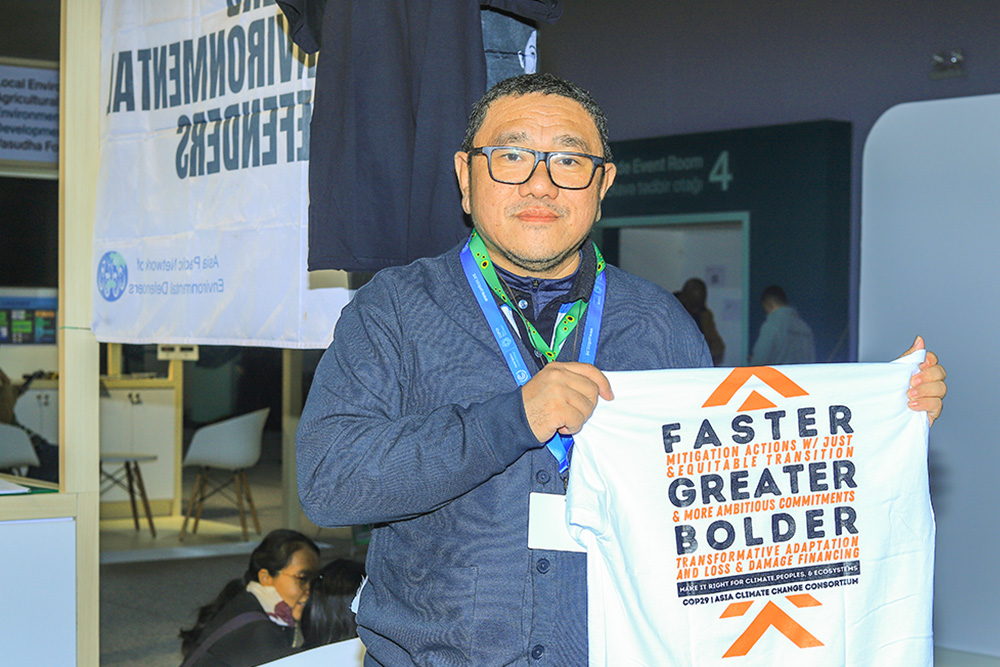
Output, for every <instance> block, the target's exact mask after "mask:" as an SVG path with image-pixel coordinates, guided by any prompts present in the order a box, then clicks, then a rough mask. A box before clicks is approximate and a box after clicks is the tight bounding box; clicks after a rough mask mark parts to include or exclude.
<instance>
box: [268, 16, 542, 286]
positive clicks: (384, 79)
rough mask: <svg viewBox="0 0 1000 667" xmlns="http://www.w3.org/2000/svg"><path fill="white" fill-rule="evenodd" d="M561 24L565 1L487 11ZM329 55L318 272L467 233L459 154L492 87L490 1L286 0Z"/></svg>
mask: <svg viewBox="0 0 1000 667" xmlns="http://www.w3.org/2000/svg"><path fill="white" fill-rule="evenodd" d="M483 4H484V5H492V6H495V7H497V8H498V9H501V10H503V11H506V12H510V13H514V14H517V15H519V16H522V17H524V18H528V19H541V20H547V21H554V20H555V19H556V18H558V16H559V14H560V13H561V0H492V1H490V2H485V3H483ZM278 5H279V6H280V7H281V9H282V11H283V12H284V14H285V16H286V18H287V19H288V23H289V29H290V33H291V37H292V40H293V41H294V42H295V43H296V44H298V45H299V47H300V48H302V49H303V50H304V51H306V52H308V53H313V52H315V51H318V50H320V49H321V48H322V51H323V52H322V54H321V56H320V58H319V63H318V65H317V70H316V86H315V98H314V101H313V114H312V124H311V126H310V149H309V260H308V265H309V270H317V269H344V270H347V271H377V270H379V269H381V268H384V267H386V266H394V265H399V264H407V263H409V262H411V261H413V260H414V259H417V258H419V257H426V256H434V255H438V254H440V253H442V252H444V251H445V250H447V249H448V248H451V247H452V246H454V245H455V244H456V243H457V242H458V241H459V240H460V239H461V238H463V237H465V236H466V235H467V234H468V226H467V224H466V222H465V219H464V215H463V213H462V207H461V200H460V195H459V190H458V185H457V182H456V179H455V169H454V162H453V159H452V156H453V155H454V153H455V151H456V150H458V148H459V146H460V145H461V142H462V137H463V135H464V133H465V127H466V125H467V123H468V118H469V112H470V110H471V108H472V105H473V104H474V103H475V101H476V100H477V99H479V97H480V96H481V95H482V94H483V92H484V91H485V90H486V62H485V56H484V51H483V34H482V24H481V17H480V3H479V2H474V1H470V0H393V1H390V0H381V1H380V2H366V1H362V0H328V1H326V2H324V1H323V0H278Z"/></svg>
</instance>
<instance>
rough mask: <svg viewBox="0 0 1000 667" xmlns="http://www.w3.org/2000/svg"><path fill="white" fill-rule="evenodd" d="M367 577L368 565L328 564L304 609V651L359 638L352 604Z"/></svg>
mask: <svg viewBox="0 0 1000 667" xmlns="http://www.w3.org/2000/svg"><path fill="white" fill-rule="evenodd" d="M364 578H365V566H364V564H362V563H358V562H356V561H353V560H346V559H343V558H340V559H337V560H335V561H331V562H330V563H327V564H326V565H325V566H324V567H323V569H321V570H320V571H319V572H318V573H316V576H315V577H314V578H313V580H312V583H311V584H310V586H309V599H308V600H307V601H306V604H305V608H304V609H303V610H302V621H301V623H300V626H301V628H302V636H303V637H304V638H305V644H304V646H303V648H306V649H310V648H315V647H317V646H324V645H326V644H332V643H333V642H339V641H343V640H345V639H352V638H354V637H357V636H358V624H357V622H355V620H354V612H353V611H352V610H351V604H352V603H353V602H354V597H355V596H356V595H357V593H358V589H359V588H361V582H362V581H363V580H364Z"/></svg>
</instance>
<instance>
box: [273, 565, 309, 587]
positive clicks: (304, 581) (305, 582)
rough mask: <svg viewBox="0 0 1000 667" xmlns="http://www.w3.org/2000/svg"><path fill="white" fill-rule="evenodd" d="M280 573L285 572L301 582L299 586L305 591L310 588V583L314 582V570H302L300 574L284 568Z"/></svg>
mask: <svg viewBox="0 0 1000 667" xmlns="http://www.w3.org/2000/svg"><path fill="white" fill-rule="evenodd" d="M278 574H283V575H285V576H286V577H291V578H292V579H295V580H296V581H297V582H298V584H299V588H300V589H302V590H304V591H305V590H308V589H309V585H310V584H311V583H312V580H313V573H312V572H300V573H298V574H291V573H289V572H285V571H284V570H282V571H281V572H279V573H278Z"/></svg>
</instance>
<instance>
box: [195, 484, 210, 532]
mask: <svg viewBox="0 0 1000 667" xmlns="http://www.w3.org/2000/svg"><path fill="white" fill-rule="evenodd" d="M206 486H208V468H204V469H202V471H201V484H199V485H198V507H197V509H196V510H195V513H194V527H193V528H192V529H191V533H192V534H193V533H197V532H198V524H199V523H201V511H202V510H203V509H205V497H206V496H205V487H206Z"/></svg>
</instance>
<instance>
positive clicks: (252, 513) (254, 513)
mask: <svg viewBox="0 0 1000 667" xmlns="http://www.w3.org/2000/svg"><path fill="white" fill-rule="evenodd" d="M240 477H242V478H243V491H244V492H245V493H246V494H247V504H248V505H250V516H252V517H253V525H254V528H256V529H257V534H258V535H260V521H258V520H257V508H256V507H254V504H253V496H251V495H250V482H248V481H247V473H246V471H245V470H241V471H240Z"/></svg>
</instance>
